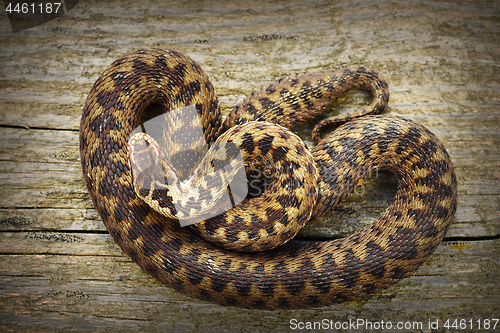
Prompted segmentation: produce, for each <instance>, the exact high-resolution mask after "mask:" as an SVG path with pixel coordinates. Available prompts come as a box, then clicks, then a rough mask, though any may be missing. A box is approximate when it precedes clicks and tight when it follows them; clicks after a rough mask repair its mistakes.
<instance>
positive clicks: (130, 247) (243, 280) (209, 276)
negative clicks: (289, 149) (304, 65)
mask: <svg viewBox="0 0 500 333" xmlns="http://www.w3.org/2000/svg"><path fill="white" fill-rule="evenodd" d="M363 72H364V73H372V74H370V75H368V76H367V75H364V74H360V75H359V76H356V74H354V75H353V73H363ZM344 74H345V75H342V74H340V76H339V75H338V74H317V75H316V74H304V75H303V76H292V77H290V78H287V79H284V80H282V81H279V82H277V83H274V84H271V85H270V86H269V87H268V88H267V89H265V90H261V91H260V92H258V93H256V94H254V95H252V96H251V97H250V98H249V99H247V100H245V101H244V102H243V103H242V105H240V106H239V107H237V108H236V109H235V110H234V111H233V112H232V113H231V115H230V116H229V117H228V118H227V119H226V123H225V124H226V125H225V126H224V127H223V126H222V120H221V116H220V112H219V107H218V102H217V98H216V96H215V93H214V90H213V87H212V85H211V84H210V82H209V80H208V78H207V76H206V75H205V74H204V73H203V71H202V70H201V68H200V67H199V65H197V64H196V63H194V62H193V61H192V60H191V59H189V58H187V57H185V56H183V55H181V54H180V53H178V52H175V51H163V50H159V49H154V50H140V51H136V52H133V53H130V54H128V55H126V56H124V57H122V58H120V59H118V60H117V61H115V62H114V63H113V64H112V65H111V66H110V67H109V68H108V69H106V70H105V71H104V72H103V74H102V75H101V76H100V77H99V78H98V79H97V81H96V83H95V85H94V87H93V88H92V90H91V92H90V94H89V96H88V98H87V102H86V105H85V108H84V110H83V115H82V120H81V128H80V151H81V159H82V167H83V175H84V178H85V181H86V183H87V187H88V190H89V192H90V196H91V198H92V200H93V202H94V205H95V207H96V209H97V210H98V212H99V214H100V216H101V219H102V220H103V222H104V224H105V225H106V227H107V229H108V230H109V233H110V234H111V236H112V237H113V239H114V240H115V242H116V243H117V244H118V245H119V246H120V247H121V248H122V249H123V251H125V252H126V253H127V255H129V256H130V257H131V258H132V260H133V261H135V262H136V263H137V264H138V265H139V266H140V267H142V268H143V269H144V270H145V271H147V272H148V273H149V274H151V275H152V276H154V277H155V278H156V279H158V280H159V281H161V282H163V283H165V284H166V285H168V286H170V287H172V288H174V289H175V290H177V291H179V292H182V293H185V294H187V295H190V296H192V297H196V298H198V299H201V300H205V301H209V302H215V303H219V304H223V305H233V306H239V307H247V308H260V309H276V308H305V307H318V306H324V305H328V304H332V303H338V302H344V301H349V300H356V299H362V298H365V297H367V296H369V295H371V294H373V293H375V292H377V291H379V290H381V289H383V288H386V287H387V286H389V285H391V284H394V283H396V282H398V281H399V280H401V279H402V278H405V277H407V276H408V275H410V274H411V273H412V272H414V271H415V270H416V269H417V268H418V267H419V266H420V264H422V263H423V262H424V261H425V260H426V259H427V258H428V257H429V256H430V255H431V254H432V253H433V251H434V250H435V249H436V247H437V246H438V245H439V243H440V242H441V240H442V239H443V237H444V235H445V233H446V230H447V229H448V227H449V225H450V223H451V220H452V217H453V215H454V212H455V210H456V202H457V183H456V179H455V174H454V171H453V166H452V163H451V161H450V158H449V156H448V154H447V152H446V150H445V149H444V147H443V145H442V144H441V143H440V142H439V140H438V139H437V138H436V137H435V136H434V135H433V134H432V133H431V132H429V131H428V130H427V129H425V128H424V127H422V126H420V125H418V124H416V123H414V122H412V121H409V120H405V119H401V118H399V117H395V116H365V117H362V118H360V119H356V120H353V121H349V122H347V123H346V124H344V125H342V126H340V127H339V128H337V130H335V131H334V132H332V133H331V134H330V135H328V136H327V137H326V138H325V139H324V140H322V141H321V142H320V143H319V145H317V146H316V147H315V148H314V149H313V150H312V156H313V157H314V160H315V164H316V168H317V170H318V171H319V182H318V185H317V193H318V194H317V197H316V204H315V206H314V208H313V212H312V216H319V215H321V214H323V213H324V212H325V211H328V210H329V209H331V207H332V206H333V205H335V204H337V203H338V202H339V201H340V200H342V198H344V197H345V196H347V194H348V192H349V191H350V190H352V187H353V186H354V184H356V182H357V180H358V179H359V178H361V177H363V176H364V175H365V173H366V172H369V170H370V169H371V168H373V167H375V166H377V167H384V168H388V169H390V170H392V171H393V172H394V173H395V174H396V177H397V179H398V189H397V193H396V196H395V198H394V202H393V203H392V204H391V205H390V206H389V208H388V209H387V210H386V211H385V212H384V213H383V214H382V216H380V218H379V219H378V220H377V221H376V222H374V223H373V224H372V225H371V226H368V227H366V228H364V229H363V230H361V231H359V232H357V233H355V234H353V235H351V236H349V237H346V238H343V239H338V240H333V241H326V242H315V243H310V244H307V245H299V244H290V243H288V244H285V245H283V246H281V247H277V248H275V249H273V250H270V251H264V252H236V251H232V250H228V249H223V248H221V247H219V246H216V245H213V244H210V243H208V242H206V241H205V240H203V239H202V238H200V237H199V236H197V235H195V234H193V233H192V232H191V231H190V230H188V229H187V228H181V227H180V226H179V223H178V221H176V220H172V219H168V218H166V217H164V216H163V215H161V214H160V213H158V212H156V211H155V210H153V209H152V208H150V206H149V205H148V204H146V203H145V202H144V201H142V200H141V199H140V198H139V197H138V196H137V195H136V192H135V190H134V186H133V181H132V174H131V171H130V168H129V165H128V160H127V140H128V139H129V138H128V137H129V134H130V133H131V132H132V130H134V129H135V128H136V127H137V126H138V125H139V123H140V120H141V115H142V113H143V111H144V109H145V108H146V106H147V105H148V104H149V103H152V102H155V103H160V104H162V105H163V106H164V108H165V109H166V110H174V109H178V108H180V107H182V106H183V105H195V106H196V108H197V110H198V113H199V114H200V116H201V118H202V125H203V128H204V130H205V138H206V140H207V142H211V141H215V139H216V138H217V137H218V136H219V135H220V134H221V133H222V132H223V131H225V130H226V127H233V125H242V124H244V123H247V122H248V121H255V120H257V121H271V122H277V123H279V125H281V126H285V127H286V126H290V125H292V124H296V123H300V122H302V121H303V120H304V119H310V118H312V117H314V116H315V114H317V113H319V112H320V111H321V109H322V108H323V107H325V106H327V105H328V104H329V103H330V102H331V101H332V100H334V99H335V98H336V97H338V96H339V94H340V93H341V92H340V91H343V90H342V89H337V87H342V86H344V85H346V84H349V88H350V87H363V88H366V87H374V88H373V89H372V91H376V92H375V93H374V96H375V100H376V101H374V103H375V105H378V107H377V108H378V109H381V108H383V107H384V106H385V103H387V100H388V91H387V85H386V84H385V82H384V81H383V80H382V79H381V78H379V77H378V76H376V74H374V73H373V72H369V71H366V70H365V69H360V70H348V71H346V72H344ZM355 76H356V77H357V79H358V80H360V81H361V83H360V84H359V85H358V84H356V83H355V82H356V79H355ZM368 77H371V78H372V79H373V80H374V81H373V82H372V83H371V84H370V83H367V82H368V81H369V79H367V78H368ZM329 81H332V82H329ZM348 82H350V83H348ZM329 87H331V88H329ZM377 87H378V88H377ZM369 90H370V88H369ZM287 92H288V93H287ZM384 101H385V102H384ZM374 103H372V105H373V104H374ZM268 110H271V111H268ZM368 112H370V111H368ZM269 117H271V118H269ZM297 119H298V120H297ZM252 124H254V125H252ZM247 126H258V125H257V123H254V122H250V123H249V124H248V125H247ZM237 132H238V131H237ZM284 133H289V132H287V131H286V130H283V131H282V132H281V131H279V133H276V135H278V136H280V135H285V136H286V135H288V134H284ZM267 134H269V135H274V133H267ZM241 135H242V137H243V140H247V141H246V142H247V143H246V146H245V147H246V148H245V150H251V148H250V147H251V146H252V145H253V146H254V149H255V147H256V146H257V145H258V144H259V143H257V142H260V143H261V144H262V148H259V149H255V152H256V153H261V152H262V149H264V150H266V149H269V150H271V149H273V146H272V145H271V146H268V147H267V148H266V146H265V145H264V143H265V141H261V140H260V141H256V140H255V138H254V136H253V132H252V131H250V132H244V133H243V132H241ZM267 141H271V140H270V139H268V140H267ZM300 153H304V152H302V151H301V152H299V154H300ZM293 169H294V168H289V170H290V171H291V172H292V173H293ZM293 196H294V195H292V194H290V198H292V197H293ZM259 198H260V196H259V197H256V198H254V199H256V200H259ZM301 199H302V198H295V200H301ZM162 200H167V201H168V197H165V198H163V199H162ZM252 200H253V199H252ZM266 204H268V203H266V202H262V203H261V204H256V205H257V206H258V205H260V206H259V207H262V208H260V209H259V210H258V211H255V212H249V214H250V216H253V215H252V214H254V215H255V216H256V217H259V216H260V215H259V214H263V212H266V214H268V216H267V217H268V218H269V220H271V221H272V220H273V218H274V217H275V216H273V210H269V213H267V212H268V210H267V208H266V206H265V205H266ZM270 204H271V205H274V204H275V203H270ZM166 206H168V204H167V205H166ZM257 206H256V207H257ZM280 206H281V205H280ZM284 210H285V211H286V210H287V209H286V208H285V209H284ZM274 215H278V214H274ZM286 222H287V223H291V221H286ZM233 223H234V221H233ZM242 223H243V222H242ZM242 223H240V224H242ZM275 223H276V222H275ZM235 224H238V223H235ZM207 226H208V224H207ZM208 232H209V233H210V230H209V231H208ZM233 234H234V232H233ZM226 237H227V238H229V237H228V236H227V234H226ZM235 238H237V237H235Z"/></svg>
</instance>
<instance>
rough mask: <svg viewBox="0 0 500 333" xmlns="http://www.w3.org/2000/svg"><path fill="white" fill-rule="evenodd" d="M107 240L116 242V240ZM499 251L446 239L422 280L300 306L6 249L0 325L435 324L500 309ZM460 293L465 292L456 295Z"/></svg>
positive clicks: (0, 258) (0, 262)
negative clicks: (358, 297)
mask: <svg viewBox="0 0 500 333" xmlns="http://www.w3.org/2000/svg"><path fill="white" fill-rule="evenodd" d="M99 239H101V240H104V242H105V243H109V244H110V245H111V246H113V244H112V241H111V240H110V238H109V237H108V238H99ZM37 242H39V240H37ZM50 242H51V243H58V242H61V240H60V239H57V240H56V239H54V240H51V241H50ZM63 243H64V241H63ZM64 245H68V246H69V247H74V246H75V243H64ZM80 249H81V248H80V247H78V246H76V247H74V250H77V251H78V250H80ZM499 249H500V247H499V241H498V240H495V241H479V242H459V243H457V242H453V243H444V244H443V245H442V246H440V247H439V249H438V250H437V253H436V255H435V256H433V257H432V258H431V260H429V261H428V262H426V263H425V264H424V265H423V267H421V269H419V270H418V271H417V273H416V274H415V276H413V277H411V278H409V279H407V280H404V281H402V282H401V283H400V284H399V285H398V286H397V287H393V288H390V289H388V290H386V291H384V292H383V293H381V294H379V295H378V296H376V297H374V298H371V299H370V300H367V301H363V302H354V303H349V304H346V305H334V306H331V307H328V308H323V309H315V310H298V311H297V310H295V311H259V310H244V309H236V308H225V307H222V306H217V305H211V304H206V303H203V302H198V301H195V300H192V299H190V298H188V297H186V296H184V295H180V294H178V293H176V292H173V291H172V290H170V289H168V288H166V287H164V286H162V285H161V284H159V283H157V282H155V281H153V280H152V279H151V278H150V277H149V276H148V275H146V274H145V273H142V272H141V271H140V269H139V268H138V267H137V266H136V265H135V264H133V263H132V262H131V261H130V260H129V259H128V258H127V257H125V256H123V255H120V254H117V255H111V256H102V255H88V254H82V255H79V256H71V255H70V256H61V255H54V254H55V253H57V250H55V251H51V254H44V255H34V254H32V255H16V256H12V255H5V254H3V255H0V266H1V267H2V269H1V270H0V288H1V291H2V292H1V293H0V297H2V298H3V300H4V301H2V302H0V327H2V329H4V330H5V329H14V330H17V329H18V328H20V327H22V329H23V330H28V331H29V330H36V329H50V330H51V331H52V330H54V331H58V330H62V331H63V330H68V329H73V330H90V329H91V330H96V331H104V330H106V329H108V330H118V329H120V330H122V329H131V330H134V331H139V330H142V331H143V330H147V331H155V330H161V331H169V332H171V331H175V330H180V331H194V332H198V331H199V332H218V331H220V329H221V327H222V328H223V330H224V331H228V332H239V331H245V330H246V329H250V331H252V330H255V331H269V332H285V331H288V330H289V327H290V320H291V319H292V318H296V319H298V320H300V321H321V320H322V319H323V318H327V319H331V320H333V321H345V320H348V319H349V318H351V319H352V318H355V319H356V318H365V319H368V320H371V321H377V320H378V321H379V320H385V321H387V320H388V319H391V320H394V321H396V320H407V321H418V322H422V323H424V325H425V326H424V328H426V327H427V325H428V321H429V319H430V320H436V319H440V320H441V321H443V320H446V318H450V316H451V317H452V318H471V316H472V317H474V316H475V315H476V314H477V313H481V314H483V315H489V316H495V315H497V314H498V310H499V309H500V308H499V304H498V299H499V297H500V289H499V287H498V283H497V282H498V281H497V277H498V276H497V274H498V273H499V271H498V267H499V266H498V256H499V254H500V253H499V252H500V250H499ZM492 266H493V267H496V270H494V271H492V270H491V267H492ZM495 273H496V274H495ZM477 281H481V285H478V284H477ZM443 291H444V292H443ZM458 292H459V293H460V294H463V295H464V296H462V297H456V295H457V293H458ZM132 309H134V310H133V311H132ZM450 309H453V312H452V313H450V312H449V311H450ZM7 313H8V314H9V315H8V317H7V315H6V314H7ZM256 324H257V325H256ZM424 331H425V330H424Z"/></svg>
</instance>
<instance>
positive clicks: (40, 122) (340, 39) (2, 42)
mask: <svg viewBox="0 0 500 333" xmlns="http://www.w3.org/2000/svg"><path fill="white" fill-rule="evenodd" d="M167 3H169V4H168V5H167ZM0 9H1V10H2V14H1V16H0V36H1V37H0V298H1V300H0V331H2V332H18V331H19V332H49V331H64V332H66V331H76V332H83V331H92V332H97V331H116V332H122V331H141V332H156V331H157V332H160V331H163V332H173V331H179V332H184V331H185V332H221V331H227V332H240V331H249V332H282V331H288V330H290V320H292V319H294V318H295V319H297V320H298V321H321V320H323V319H328V320H332V321H333V322H346V321H349V320H357V319H365V320H369V321H373V322H374V321H379V322H380V321H382V320H383V321H384V322H387V321H391V322H394V323H396V322H399V321H411V322H422V323H423V326H422V329H420V330H419V329H410V330H408V331H411V332H413V331H414V332H417V331H423V332H430V329H429V325H428V323H429V320H431V321H433V322H434V321H436V320H439V325H440V326H439V329H438V330H437V331H445V328H444V326H443V325H444V323H445V322H446V320H447V319H456V318H458V319H462V318H463V319H467V320H469V319H471V318H474V319H475V320H476V319H491V318H499V317H500V311H499V310H500V290H499V280H500V279H499V277H498V276H499V273H500V269H499V268H500V260H499V255H500V250H499V247H500V246H499V243H500V241H499V239H500V186H499V185H500V184H499V180H500V149H499V146H500V137H499V134H500V130H499V128H500V126H499V125H500V97H499V96H500V94H499V93H500V47H499V45H500V37H499V36H500V23H499V22H500V8H499V4H498V2H496V1H480V2H477V1H458V2H457V1H431V0H429V1H421V2H411V3H410V2H408V3H404V4H399V3H397V4H396V3H395V2H392V1H384V0H380V1H354V0H351V1H346V2H328V1H289V2H271V3H268V2H265V1H261V2H259V1H252V2H250V1H249V2H244V1H239V2H236V1H235V2H225V3H223V4H221V3H218V2H215V1H214V2H208V1H207V2H205V1H203V2H184V1H179V2H173V1H168V2H162V1H159V0H151V1H147V2H141V3H140V5H139V2H132V1H129V2H127V1H120V2H118V1H108V2H105V1H80V3H79V4H78V6H77V7H75V9H73V10H72V11H70V12H69V13H68V14H67V15H65V16H62V17H60V18H58V19H56V20H54V21H51V22H48V23H46V24H43V25H41V26H38V27H35V28H32V29H29V30H26V31H23V32H19V33H16V34H13V33H12V32H11V31H10V27H9V24H8V20H7V17H6V16H5V14H4V13H5V11H4V7H3V6H2V5H0ZM153 46H154V47H162V48H173V49H176V50H178V51H181V52H183V53H185V54H187V55H189V56H191V57H192V58H194V59H195V60H196V61H198V62H199V63H200V65H201V66H202V67H203V69H204V70H205V71H206V72H207V73H208V75H209V76H210V77H211V80H212V82H213V83H214V86H215V88H216V90H217V92H218V95H219V98H220V102H221V105H222V108H223V110H224V112H228V111H229V110H230V109H231V108H232V106H233V105H234V104H235V103H237V102H238V101H240V100H241V99H242V98H243V97H244V96H246V95H248V94H250V93H251V92H252V91H254V90H255V89H257V88H259V87H261V86H263V85H266V84H268V83H270V82H271V81H272V80H275V79H278V78H280V77H283V76H285V75H289V74H293V73H296V72H303V71H306V70H307V71H318V72H319V71H328V70H333V69H336V68H343V67H345V66H359V65H364V66H366V67H369V68H373V69H375V70H376V71H378V72H379V73H381V74H382V75H383V76H384V77H385V79H386V80H387V81H388V83H389V86H390V89H391V99H390V102H389V107H388V108H387V109H386V111H385V113H388V114H397V115H401V116H404V117H407V118H410V119H413V120H416V121H418V122H420V123H422V124H423V125H425V126H427V127H428V128H429V129H430V130H431V131H433V132H434V133H435V134H436V135H437V136H438V137H439V138H440V139H441V140H442V141H443V143H444V145H445V146H446V147H447V149H448V151H449V153H450V155H451V157H452V160H453V162H454V164H455V167H456V173H457V177H458V182H459V200H458V210H457V214H456V217H455V220H454V223H453V225H452V227H451V229H450V231H449V232H448V234H447V237H446V240H445V242H443V243H442V245H441V246H440V247H439V248H438V249H437V251H436V252H435V254H434V255H433V256H432V257H431V258H430V259H429V261H428V262H426V263H425V264H424V265H423V266H422V267H421V268H420V269H419V270H418V271H417V272H416V274H415V275H414V276H412V277H410V278H408V279H406V280H404V281H402V282H401V283H400V284H398V285H397V286H395V287H392V288H390V289H388V290H386V291H384V292H382V293H380V294H378V295H376V296H374V297H371V298H370V299H368V300H365V301H362V302H353V303H348V304H341V305H333V306H331V307H326V308H321V309H312V310H301V311H258V310H244V309H237V308H226V307H222V306H218V305H212V304H206V303H203V302H200V301H197V300H194V299H190V298H187V297H185V296H183V295H181V294H178V293H176V292H174V291H172V290H170V289H169V288H167V287H165V286H162V285H160V284H159V283H157V282H155V281H154V280H153V279H152V278H150V277H149V276H148V275H147V274H145V273H143V272H142V271H141V270H140V269H139V268H138V267H137V266H136V265H135V264H133V263H132V262H131V260H130V259H129V258H128V257H126V256H125V255H124V254H123V253H122V252H121V251H120V249H119V248H118V246H116V245H115V244H114V243H113V241H112V239H111V237H110V236H109V235H108V233H107V231H106V230H105V228H104V226H103V225H102V223H101V221H100V219H99V217H98V215H97V213H96V211H95V210H94V208H93V206H92V202H91V200H90V198H89V195H88V193H87V190H86V187H85V185H84V183H83V181H82V176H81V167H80V158H79V152H78V129H79V121H80V116H81V111H82V107H83V104H84V100H85V97H86V95H87V94H88V92H89V90H90V88H91V85H92V84H93V82H94V81H95V79H96V78H97V76H98V75H99V73H100V72H101V71H102V70H103V68H104V67H105V66H107V65H108V64H110V63H111V62H112V61H113V60H114V59H116V58H117V57H119V56H121V55H123V54H124V53H127V52H129V51H131V50H134V49H137V48H144V47H153ZM367 101H368V98H367V95H366V94H365V93H362V92H353V93H350V94H348V95H347V97H346V98H345V99H343V101H342V102H341V103H339V104H338V108H337V109H336V111H338V112H349V111H350V110H353V109H354V108H357V107H359V106H360V105H363V104H366V103H367ZM303 133H305V132H304V131H301V134H303ZM303 137H304V138H307V136H306V135H303ZM394 191H395V184H394V178H393V177H392V176H390V175H388V174H386V173H382V172H381V173H379V175H378V176H377V175H374V176H373V178H370V179H367V180H366V181H365V183H364V184H363V187H362V188H359V191H358V192H359V194H354V195H352V196H351V197H350V198H349V199H348V200H347V201H346V202H344V203H343V204H342V206H341V207H339V208H338V209H336V211H335V212H333V214H331V215H330V216H328V217H326V218H322V219H318V221H311V222H310V223H309V225H308V226H307V227H306V229H305V230H303V231H302V232H301V234H300V238H301V239H302V241H307V240H310V239H327V238H332V237H339V236H343V235H346V234H350V233H352V232H354V231H355V230H358V229H359V228H361V227H363V226H364V225H366V224H367V223H371V222H372V221H373V220H374V219H375V218H376V217H377V216H378V215H379V214H380V213H381V212H382V211H383V210H384V209H385V208H386V207H387V206H388V205H389V203H390V202H391V200H392V196H393V195H394ZM361 328H363V327H360V328H359V329H358V330H361ZM498 330H500V325H498V326H497V331H498ZM344 331H353V330H352V327H351V328H347V329H345V330H344ZM376 331H377V332H381V331H391V330H387V329H385V330H383V329H379V330H376ZM392 331H394V330H392ZM465 331H468V330H461V332H465ZM490 331H491V329H490Z"/></svg>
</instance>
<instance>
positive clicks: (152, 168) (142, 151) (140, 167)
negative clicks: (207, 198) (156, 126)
mask: <svg viewBox="0 0 500 333" xmlns="http://www.w3.org/2000/svg"><path fill="white" fill-rule="evenodd" d="M127 155H128V163H129V166H130V169H131V171H132V181H133V186H134V190H135V193H136V194H137V196H138V197H139V198H141V199H142V200H143V201H145V202H146V203H148V204H149V205H150V206H151V207H152V208H153V209H154V210H156V211H158V212H160V213H161V214H162V215H165V216H167V217H170V218H175V217H176V210H175V205H174V203H173V198H172V195H171V190H175V189H176V188H178V187H179V180H178V179H179V177H178V175H177V174H176V173H175V170H174V169H173V168H172V167H171V165H169V163H168V162H167V161H165V160H164V159H162V156H161V152H160V147H159V146H158V144H157V143H156V141H155V139H153V138H152V137H151V136H149V135H147V134H146V133H136V134H134V135H133V136H132V137H131V138H130V139H129V141H128V153H127ZM167 184H169V185H170V187H169V186H167ZM176 185H177V186H176Z"/></svg>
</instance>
